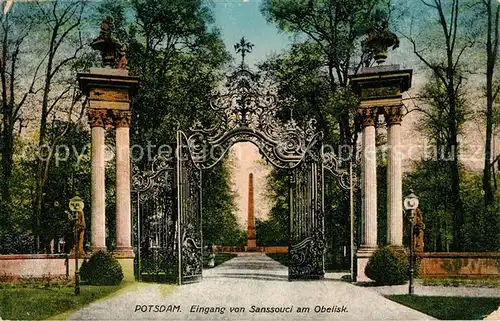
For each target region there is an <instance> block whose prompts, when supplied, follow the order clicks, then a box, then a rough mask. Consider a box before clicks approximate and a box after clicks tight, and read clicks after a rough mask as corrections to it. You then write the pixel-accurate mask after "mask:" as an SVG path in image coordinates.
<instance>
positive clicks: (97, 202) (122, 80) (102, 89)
mask: <svg viewBox="0 0 500 321" xmlns="http://www.w3.org/2000/svg"><path fill="white" fill-rule="evenodd" d="M78 81H79V84H80V88H81V89H82V91H83V92H84V93H85V95H86V96H87V103H88V108H89V115H95V117H100V118H102V119H106V121H100V120H99V118H96V121H95V122H94V123H95V125H94V126H93V128H92V157H93V159H92V164H93V165H92V224H91V228H92V231H91V234H92V248H93V249H94V250H96V249H106V245H105V243H104V240H105V234H104V231H105V229H106V224H105V223H106V219H105V215H104V208H105V206H106V203H105V202H106V201H105V197H106V196H105V195H106V191H105V187H104V147H102V148H101V146H103V145H104V140H105V127H106V122H108V120H109V124H108V126H109V127H113V125H114V126H115V128H116V131H115V135H116V149H115V151H116V153H115V161H116V250H115V251H114V252H113V255H114V256H115V257H116V258H117V259H118V261H119V262H120V264H121V266H122V269H123V274H124V279H125V280H129V281H133V280H134V262H133V258H134V252H133V248H132V244H131V239H132V230H131V227H132V216H131V195H130V184H131V181H130V179H131V177H130V151H129V150H130V144H129V140H130V138H129V127H130V118H131V111H130V102H131V96H132V95H133V93H134V92H135V91H136V90H137V88H138V86H139V78H137V77H132V76H129V75H128V71H127V70H125V69H114V68H109V67H108V68H91V69H90V72H88V73H79V74H78ZM91 125H92V124H91ZM94 155H95V156H94ZM94 177H95V178H94ZM94 238H95V240H94Z"/></svg>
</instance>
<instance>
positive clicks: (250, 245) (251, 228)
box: [247, 173, 257, 250]
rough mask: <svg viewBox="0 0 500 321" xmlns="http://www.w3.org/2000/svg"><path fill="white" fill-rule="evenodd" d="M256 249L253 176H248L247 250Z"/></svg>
mask: <svg viewBox="0 0 500 321" xmlns="http://www.w3.org/2000/svg"><path fill="white" fill-rule="evenodd" d="M256 247H257V241H256V240H255V216H254V199H253V174H252V173H251V174H250V175H248V230H247V250H252V249H255V248H256Z"/></svg>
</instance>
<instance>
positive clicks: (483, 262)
mask: <svg viewBox="0 0 500 321" xmlns="http://www.w3.org/2000/svg"><path fill="white" fill-rule="evenodd" d="M420 257H421V262H420V277H421V278H453V277H472V278H475V277H500V252H460V253H446V252H443V253H423V254H421V256H420Z"/></svg>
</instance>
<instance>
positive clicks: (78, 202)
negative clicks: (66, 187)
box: [69, 195, 85, 295]
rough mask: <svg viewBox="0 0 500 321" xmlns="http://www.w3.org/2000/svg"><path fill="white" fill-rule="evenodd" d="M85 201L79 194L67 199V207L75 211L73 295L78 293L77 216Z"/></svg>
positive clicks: (80, 213) (80, 212)
mask: <svg viewBox="0 0 500 321" xmlns="http://www.w3.org/2000/svg"><path fill="white" fill-rule="evenodd" d="M84 206H85V203H84V202H83V199H82V198H81V197H80V196H78V195H77V196H75V197H73V198H72V199H70V200H69V209H70V210H71V211H72V212H74V213H75V295H78V294H80V272H79V271H78V255H79V253H78V248H79V246H80V244H78V243H79V237H78V216H79V215H82V212H83V207H84Z"/></svg>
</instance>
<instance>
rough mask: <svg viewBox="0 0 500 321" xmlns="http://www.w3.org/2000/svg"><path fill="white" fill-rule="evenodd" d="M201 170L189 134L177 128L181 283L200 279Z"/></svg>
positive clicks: (201, 249)
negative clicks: (188, 143) (193, 157)
mask: <svg viewBox="0 0 500 321" xmlns="http://www.w3.org/2000/svg"><path fill="white" fill-rule="evenodd" d="M201 179H202V176H201V170H200V169H199V168H198V167H196V166H195V163H194V162H193V160H192V158H191V153H190V152H189V149H188V145H187V144H186V136H185V134H184V133H183V132H182V131H178V132H177V213H178V218H179V220H178V231H179V237H178V238H177V242H178V246H177V248H178V251H179V252H178V258H179V260H178V264H179V284H187V283H193V282H197V281H200V280H201V278H202V268H203V246H202V245H203V239H202V231H201Z"/></svg>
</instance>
